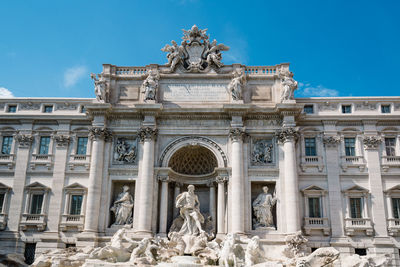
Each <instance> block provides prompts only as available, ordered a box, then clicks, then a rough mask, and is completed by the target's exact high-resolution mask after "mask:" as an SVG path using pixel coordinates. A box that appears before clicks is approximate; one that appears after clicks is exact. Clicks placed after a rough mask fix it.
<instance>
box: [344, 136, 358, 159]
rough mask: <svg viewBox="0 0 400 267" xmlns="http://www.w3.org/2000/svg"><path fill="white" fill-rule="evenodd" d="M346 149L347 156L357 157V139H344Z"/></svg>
mask: <svg viewBox="0 0 400 267" xmlns="http://www.w3.org/2000/svg"><path fill="white" fill-rule="evenodd" d="M344 148H345V153H346V156H353V157H354V156H355V155H356V139H355V138H345V139H344Z"/></svg>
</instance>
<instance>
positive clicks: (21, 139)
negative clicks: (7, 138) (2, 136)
mask: <svg viewBox="0 0 400 267" xmlns="http://www.w3.org/2000/svg"><path fill="white" fill-rule="evenodd" d="M15 140H17V142H18V144H19V147H30V145H31V144H32V142H33V136H32V135H31V134H17V135H16V136H15Z"/></svg>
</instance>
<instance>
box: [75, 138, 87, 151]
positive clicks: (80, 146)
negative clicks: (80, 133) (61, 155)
mask: <svg viewBox="0 0 400 267" xmlns="http://www.w3.org/2000/svg"><path fill="white" fill-rule="evenodd" d="M87 142H88V138H87V137H78V142H77V146H76V154H78V155H86V149H87Z"/></svg>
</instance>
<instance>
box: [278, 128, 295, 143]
mask: <svg viewBox="0 0 400 267" xmlns="http://www.w3.org/2000/svg"><path fill="white" fill-rule="evenodd" d="M276 137H277V138H278V141H279V142H280V143H282V144H283V143H285V142H287V141H295V140H297V137H298V131H297V130H296V129H295V128H293V127H288V128H283V129H282V130H281V131H278V132H277V133H276Z"/></svg>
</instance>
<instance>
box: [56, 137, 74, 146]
mask: <svg viewBox="0 0 400 267" xmlns="http://www.w3.org/2000/svg"><path fill="white" fill-rule="evenodd" d="M54 140H55V141H56V143H57V146H59V147H66V146H68V144H69V142H70V141H71V137H70V136H68V135H55V136H54Z"/></svg>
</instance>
